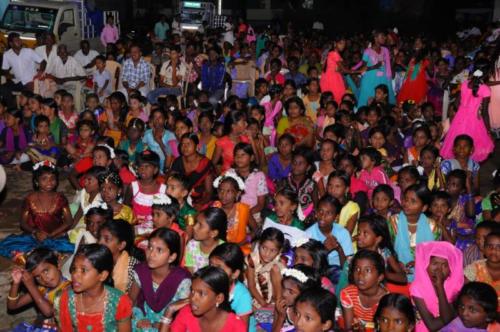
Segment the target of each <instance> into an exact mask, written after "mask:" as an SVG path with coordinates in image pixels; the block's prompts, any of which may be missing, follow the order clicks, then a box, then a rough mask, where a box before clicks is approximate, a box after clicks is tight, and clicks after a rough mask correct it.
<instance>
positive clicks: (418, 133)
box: [403, 125, 431, 166]
mask: <svg viewBox="0 0 500 332" xmlns="http://www.w3.org/2000/svg"><path fill="white" fill-rule="evenodd" d="M412 138H413V140H412V141H413V146H412V147H410V148H408V149H407V150H406V153H405V155H404V158H403V162H404V163H405V164H410V165H413V166H418V162H419V161H420V152H421V151H422V149H423V148H424V147H425V146H426V145H427V144H429V143H430V142H431V132H430V131H429V127H427V125H421V126H420V127H417V128H415V129H414V130H413V134H412Z"/></svg>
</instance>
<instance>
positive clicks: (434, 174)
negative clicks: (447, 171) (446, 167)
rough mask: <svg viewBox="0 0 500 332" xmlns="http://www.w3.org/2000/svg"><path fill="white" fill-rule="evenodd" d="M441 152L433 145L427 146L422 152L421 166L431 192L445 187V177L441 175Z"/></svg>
mask: <svg viewBox="0 0 500 332" xmlns="http://www.w3.org/2000/svg"><path fill="white" fill-rule="evenodd" d="M440 160H441V157H439V150H438V149H437V148H436V147H435V146H433V145H426V146H424V147H423V148H422V150H420V162H419V164H420V166H422V167H423V169H424V175H425V176H426V177H427V187H428V188H429V190H431V191H433V190H440V189H442V188H443V187H444V183H445V180H444V177H443V174H442V173H441V167H440Z"/></svg>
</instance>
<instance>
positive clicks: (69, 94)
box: [62, 92, 74, 100]
mask: <svg viewBox="0 0 500 332" xmlns="http://www.w3.org/2000/svg"><path fill="white" fill-rule="evenodd" d="M62 98H70V99H71V100H73V99H74V98H73V95H72V94H71V93H69V92H66V93H64V94H63V95H62Z"/></svg>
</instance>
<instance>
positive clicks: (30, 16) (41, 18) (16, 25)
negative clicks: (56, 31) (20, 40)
mask: <svg viewBox="0 0 500 332" xmlns="http://www.w3.org/2000/svg"><path fill="white" fill-rule="evenodd" d="M56 16H57V9H53V8H41V7H35V6H21V5H9V7H7V10H6V11H5V14H4V15H3V18H2V21H1V22H0V27H1V28H3V29H6V30H15V31H23V32H34V33H36V32H43V31H47V30H52V28H53V27H54V22H55V20H56Z"/></svg>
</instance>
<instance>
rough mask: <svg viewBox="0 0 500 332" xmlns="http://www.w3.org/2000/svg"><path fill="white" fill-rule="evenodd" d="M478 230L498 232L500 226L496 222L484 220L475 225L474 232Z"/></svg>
mask: <svg viewBox="0 0 500 332" xmlns="http://www.w3.org/2000/svg"><path fill="white" fill-rule="evenodd" d="M480 228H484V229H489V230H490V231H492V232H493V231H494V232H498V231H500V225H499V224H498V223H497V222H494V221H490V220H485V221H481V222H480V223H478V224H477V225H476V231H477V230H478V229H480Z"/></svg>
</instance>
